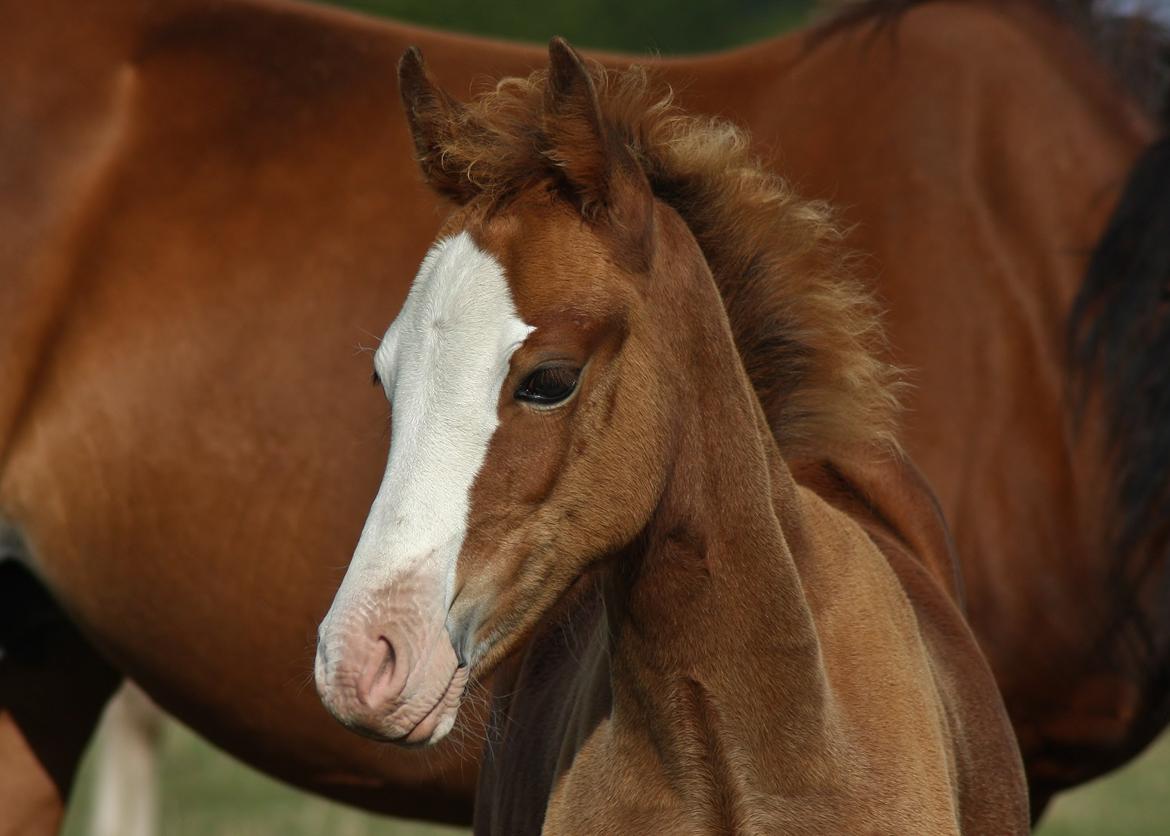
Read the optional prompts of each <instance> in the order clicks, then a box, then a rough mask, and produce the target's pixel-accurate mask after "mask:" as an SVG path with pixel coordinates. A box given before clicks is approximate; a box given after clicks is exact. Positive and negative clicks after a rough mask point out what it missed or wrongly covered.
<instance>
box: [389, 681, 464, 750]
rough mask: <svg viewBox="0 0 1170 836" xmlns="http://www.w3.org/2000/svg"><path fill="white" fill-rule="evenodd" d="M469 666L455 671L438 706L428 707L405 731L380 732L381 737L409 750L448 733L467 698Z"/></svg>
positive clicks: (436, 701)
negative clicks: (465, 692) (465, 693)
mask: <svg viewBox="0 0 1170 836" xmlns="http://www.w3.org/2000/svg"><path fill="white" fill-rule="evenodd" d="M467 678H468V669H467V665H459V666H457V667H456V668H455V670H453V671H452V672H451V678H450V679H449V680H448V682H447V686H446V687H445V688H444V689H443V690H442V692H441V693H440V694H439V696H438V699H436V700H435V703H434V705H432V706H431V707H430V709H428V710H427V712H426V714H424V715H423V716H422V717H421V718H420V719H419V720H418V722H416V723H415V724H414V725H413V726H412V727H411V728H410V729H409V730H408V731H406V732H405V733H404V734H400V735H395V736H393V737H388V736H382V735H379V738H380V739H381V740H384V741H386V742H388V743H394V744H396V745H398V746H404V747H406V748H408V749H418V748H423V747H426V746H431V745H434V744H435V743H438V742H439V741H440V740H442V739H443V738H444V737H446V736H447V733H448V732H450V731H451V729H452V728H453V727H454V725H455V719H456V717H457V716H458V714H459V705H460V703H461V702H462V699H463V691H464V689H465V688H466V687H467Z"/></svg>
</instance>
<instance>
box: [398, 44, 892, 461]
mask: <svg viewBox="0 0 1170 836" xmlns="http://www.w3.org/2000/svg"><path fill="white" fill-rule="evenodd" d="M417 61H418V58H417V55H416V54H415V53H408V55H407V57H406V59H405V60H404V62H403V65H402V66H403V69H402V71H401V75H402V77H403V79H404V82H403V86H402V89H403V95H404V97H405V98H406V100H407V109H408V112H409V113H411V114H418V113H420V112H422V111H423V110H424V108H427V107H429V105H426V104H423V103H422V102H429V101H433V100H440V97H441V98H442V99H445V97H446V94H444V93H442V92H436V93H434V94H431V95H428V96H418V95H413V94H412V91H413V90H414V89H415V88H414V87H413V84H414V81H413V79H415V78H417V77H418V73H419V70H418V69H417V65H416V62H417ZM588 66H589V71H588V76H587V79H588V83H589V85H590V87H591V88H592V89H596V91H597V97H596V99H595V101H597V102H599V104H598V108H599V109H598V110H597V111H585V112H572V113H560V112H550V111H549V110H548V108H547V102H548V100H549V98H550V95H549V91H550V90H551V88H552V84H551V83H550V76H549V73H548V72H546V71H540V70H538V71H536V72H534V73H532V74H531V75H529V76H528V77H527V78H509V79H505V80H503V81H501V82H500V83H499V84H498V85H497V86H496V88H495V89H494V90H492V91H490V92H486V93H484V94H482V95H480V96H478V97H477V98H476V99H474V100H473V101H472V102H471V103H470V104H469V105H467V106H459V107H451V108H449V109H447V110H444V111H442V113H443V114H444V115H446V116H448V117H449V118H448V120H447V121H446V122H445V123H444V122H443V121H442V120H435V119H431V118H426V119H424V120H419V119H418V118H417V117H416V120H415V121H416V124H419V123H422V124H425V126H426V127H427V128H430V129H432V132H431V133H430V136H431V137H432V138H431V139H430V140H429V142H430V143H432V144H427V143H421V144H420V143H419V142H418V141H417V137H418V136H419V135H420V134H419V133H418V132H417V131H416V133H415V136H416V148H419V149H420V155H419V158H418V159H419V163H420V165H421V166H422V168H423V171H424V174H425V175H426V177H427V179H428V182H430V183H431V184H432V185H433V186H434V187H435V188H436V189H437V190H438V191H439V192H440V193H441V194H444V195H447V196H449V197H456V198H457V199H459V200H466V199H468V198H469V197H471V196H475V195H482V196H484V197H485V198H486V199H487V200H488V201H491V202H494V203H498V204H506V202H507V201H508V199H509V198H510V197H512V196H514V195H515V194H517V193H518V192H520V191H522V190H524V189H526V188H530V187H531V186H532V185H534V184H535V183H538V182H540V181H542V180H545V179H546V178H549V177H558V178H563V179H564V180H565V181H568V184H569V185H570V186H574V185H575V186H576V191H578V194H579V200H580V208H581V211H582V212H583V214H584V215H585V216H586V217H592V216H594V215H595V214H596V213H597V212H598V211H600V210H601V209H604V208H605V207H606V206H607V205H608V204H609V203H610V197H609V196H608V195H606V194H605V193H604V192H600V191H598V189H599V188H602V187H600V186H598V185H597V184H598V183H608V182H610V180H609V178H608V177H607V176H603V175H604V174H606V172H604V171H603V170H602V166H603V165H607V164H608V160H610V159H612V158H615V157H617V159H618V162H616V163H614V164H615V165H616V166H618V167H619V168H628V167H629V166H631V165H634V166H636V167H637V169H638V171H639V173H638V174H637V176H639V177H645V178H646V179H647V180H648V181H649V183H650V187H651V190H652V192H653V194H654V196H655V197H657V198H658V199H660V200H662V201H664V202H665V203H667V204H668V205H669V206H671V207H672V208H673V209H674V210H675V211H677V212H678V213H679V214H680V215H681V216H682V217H683V219H684V220H685V221H686V222H687V225H688V226H689V227H690V228H691V230H692V231H693V233H694V235H695V237H696V239H697V240H698V241H699V245H700V246H701V247H702V249H703V254H704V255H705V257H706V258H707V261H708V263H709V264H710V265H711V269H712V272H713V273H714V275H715V277H716V281H717V283H718V285H719V289H720V292H721V295H722V296H723V301H724V305H725V306H726V308H727V310H728V314H729V316H730V318H731V322H732V323H733V328H734V330H735V337H736V343H737V345H738V346H739V348H740V353H741V354H742V355H743V357H744V358H745V362H746V364H747V367H748V372H749V374H750V375H751V379H752V382H753V384H754V385H755V387H756V391H757V392H759V393H760V397H761V399H762V400H763V403H764V408H765V411H766V413H767V415H768V418H769V422H770V424H771V426H772V427H773V429H774V431H775V433H776V437H777V439H778V440H779V442H780V444H781V447H782V448H783V449H784V450H785V451H786V452H788V453H795V452H803V453H806V454H809V455H818V454H823V453H825V452H826V451H829V450H833V449H835V448H836V447H838V446H840V445H848V444H853V443H858V442H861V443H874V442H876V443H879V444H887V445H889V444H893V443H894V435H895V434H894V425H895V416H896V412H897V402H896V398H895V396H894V391H895V381H896V374H895V371H894V370H893V369H892V367H891V366H889V365H888V364H887V363H885V362H884V361H883V360H882V359H881V352H882V350H883V346H884V339H883V336H882V330H881V326H880V321H879V319H878V316H877V314H876V312H877V308H876V305H875V303H874V301H873V299H872V298H871V296H870V295H869V294H868V292H867V291H866V289H865V288H864V287H863V286H862V285H861V284H860V283H859V282H858V281H857V280H856V279H855V278H854V277H853V275H852V271H851V269H850V255H849V251H848V249H847V248H845V247H844V246H843V245H842V241H843V237H844V236H843V233H842V231H841V229H840V227H839V226H838V225H837V223H836V222H835V220H834V218H833V215H832V211H831V210H830V208H829V206H828V204H827V203H824V202H820V201H807V200H802V199H801V198H800V197H799V196H798V195H797V194H796V193H795V191H794V190H793V189H792V187H791V185H790V184H789V183H788V182H786V181H785V180H784V179H783V178H780V177H778V176H777V175H776V174H774V173H773V172H771V171H769V170H768V169H767V168H765V167H764V165H763V164H762V163H761V161H760V160H759V159H758V157H757V156H756V154H755V152H754V151H753V149H752V145H751V142H750V139H749V137H748V135H747V133H746V132H745V131H743V130H742V129H740V128H737V127H736V126H735V125H733V124H731V123H730V122H728V121H726V120H722V119H713V118H711V117H704V116H695V115H690V114H687V113H684V112H683V111H682V110H681V109H679V108H678V107H676V106H675V105H674V103H673V97H672V95H671V94H670V92H669V90H667V89H666V88H665V87H664V86H662V85H660V84H656V83H654V82H653V81H652V79H651V76H650V75H649V73H648V72H647V70H646V69H645V68H643V67H631V68H628V69H623V70H610V69H606V68H604V67H603V66H602V65H600V64H599V63H597V62H590V63H589V65H588ZM582 83H584V82H582ZM434 115H439V111H437V110H436V111H435V113H434ZM427 116H428V117H430V116H431V113H430V112H429V111H428V112H427ZM594 124H596V126H597V127H599V128H601V135H602V136H604V137H606V139H605V141H606V142H609V143H612V145H613V146H614V149H615V150H616V151H617V152H619V153H617V154H615V153H610V154H607V155H603V154H601V153H599V151H598V149H597V148H595V147H594V146H593V145H590V144H589V142H585V141H582V140H583V139H589V137H590V135H591V134H590V131H591V128H590V126H591V125H594ZM581 184H588V185H587V186H586V188H584V190H582V189H581V188H580V187H581ZM621 223H624V224H627V225H628V224H629V221H623V222H621Z"/></svg>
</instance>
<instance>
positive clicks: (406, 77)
mask: <svg viewBox="0 0 1170 836" xmlns="http://www.w3.org/2000/svg"><path fill="white" fill-rule="evenodd" d="M398 92H399V94H400V95H401V96H402V106H403V108H404V109H405V110H406V123H407V125H409V126H410V135H411V138H412V139H413V140H414V156H415V159H416V160H417V161H418V166H419V168H420V169H421V170H422V174H423V179H425V180H426V181H427V185H429V186H430V187H431V188H432V189H434V190H435V191H436V192H438V193H439V194H440V195H442V196H443V197H446V198H449V199H451V200H453V201H455V202H456V203H458V204H463V203H467V202H468V201H469V200H471V198H472V197H474V196H475V188H474V187H473V186H472V183H471V181H470V180H468V179H467V175H466V172H463V171H454V170H452V169H451V168H449V167H448V166H445V165H444V157H445V155H444V153H443V147H444V146H445V145H446V144H447V143H448V141H449V140H450V139H451V138H452V135H453V133H454V131H455V130H457V123H458V121H459V117H460V116H461V115H462V113H463V106H462V105H461V104H459V102H457V101H455V100H454V99H452V98H451V97H450V96H448V95H447V94H446V93H444V92H443V91H442V90H440V89H439V88H438V87H437V86H436V85H435V82H434V80H433V79H432V78H431V75H430V73H428V72H427V68H426V65H425V64H424V63H423V57H422V53H421V52H420V51H419V49H418V47H414V46H412V47H410V48H409V49H407V50H406V52H404V53H403V54H402V58H401V59H400V60H399V61H398Z"/></svg>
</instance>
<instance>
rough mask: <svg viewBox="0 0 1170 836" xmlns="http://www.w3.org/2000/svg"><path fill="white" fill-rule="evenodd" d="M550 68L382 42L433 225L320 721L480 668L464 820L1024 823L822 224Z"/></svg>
mask: <svg viewBox="0 0 1170 836" xmlns="http://www.w3.org/2000/svg"><path fill="white" fill-rule="evenodd" d="M549 59H550V63H549V68H548V70H547V71H537V72H534V73H533V74H532V75H530V76H528V77H527V78H513V79H505V80H503V81H501V82H500V84H499V85H498V87H497V89H496V90H494V91H491V92H487V93H484V94H483V95H481V96H479V97H477V98H476V99H475V100H473V101H472V102H470V103H468V104H467V105H463V104H458V103H456V102H455V101H454V100H453V99H451V98H450V97H448V96H447V95H446V94H444V93H443V92H441V91H440V90H438V89H437V88H435V87H434V85H433V84H432V82H431V81H430V79H429V78H428V76H427V73H426V71H425V69H424V67H423V64H422V60H421V56H420V55H419V53H418V52H417V51H413V50H412V51H409V52H407V53H406V55H405V56H404V57H403V60H402V65H401V69H400V79H401V87H402V91H403V99H404V103H405V107H406V112H407V120H408V121H409V123H410V128H411V133H412V135H413V136H414V140H415V147H416V148H417V149H418V159H419V162H420V165H421V167H422V171H423V174H424V176H425V178H426V180H427V182H428V183H429V184H430V185H431V186H432V188H434V189H436V190H437V191H438V192H439V193H441V194H444V195H448V196H450V197H451V198H452V203H453V206H452V211H451V214H450V215H449V217H448V218H447V219H446V220H445V221H444V223H443V226H442V229H441V231H440V237H439V239H438V240H437V241H436V243H435V244H434V246H433V247H432V248H431V250H430V251H429V252H428V254H427V256H426V258H425V259H424V260H423V263H422V266H421V267H420V268H419V272H418V276H417V278H416V279H415V280H414V282H413V284H412V286H411V289H410V293H409V294H408V296H407V299H406V302H405V303H404V305H403V307H402V311H401V313H399V315H398V317H397V318H396V319H395V320H394V323H393V324H392V325H391V326H390V328H389V330H387V332H386V336H385V338H384V339H383V340H382V343H381V345H380V346H379V348H378V350H377V353H376V354H375V360H374V362H375V368H376V370H377V379H378V380H379V381H380V382H381V384H382V387H383V388H384V390H385V392H386V395H387V398H388V399H389V400H390V404H391V409H392V411H393V435H392V438H391V445H390V458H389V464H388V465H387V468H386V475H385V477H384V478H383V481H382V485H381V487H380V488H379V490H378V495H377V498H376V499H375V500H374V502H373V505H372V507H371V509H370V514H369V517H368V518H367V520H366V525H365V528H364V529H363V531H362V536H361V540H360V542H359V543H358V547H357V550H356V551H355V553H354V558H353V561H352V562H351V564H350V567H349V570H348V571H347V572H346V576H345V579H344V581H342V584H341V588H340V589H339V590H338V593H337V597H336V598H335V599H334V602H333V605H332V607H330V610H329V613H328V615H326V617H325V620H324V621H323V622H322V625H321V640H320V643H319V644H318V648H317V660H316V682H317V688H318V690H319V692H320V693H321V696H322V699H323V700H324V702H325V704H326V705H327V706H328V708H329V709H330V711H331V712H332V713H333V714H334V715H335V716H336V717H337V718H338V719H339V720H341V721H343V722H344V723H346V724H347V725H350V726H352V727H354V728H355V729H357V730H359V731H362V732H364V733H366V734H370V735H374V736H377V737H380V738H385V739H388V740H396V741H399V742H405V743H414V744H418V743H433V742H435V741H437V740H439V739H441V738H442V737H443V736H444V735H445V734H446V733H447V731H449V730H450V728H452V726H453V725H454V722H455V719H456V716H457V713H458V703H459V695H460V694H461V693H462V692H463V690H464V689H465V687H466V684H467V681H468V677H469V676H480V677H486V676H489V675H491V676H493V679H494V688H493V696H492V706H491V716H492V721H491V728H490V729H489V736H490V737H491V738H493V739H494V740H495V744H494V746H492V747H491V750H490V751H489V753H488V754H487V755H486V757H485V759H484V762H483V765H482V767H481V777H480V782H479V790H478V792H477V794H476V809H475V830H476V832H477V833H493V834H506V835H508V836H510V835H511V834H520V833H546V834H563V833H597V834H611V833H677V834H683V833H713V832H751V833H862V832H870V833H931V834H958V833H999V834H1005V835H1006V834H1022V833H1027V832H1028V831H1029V829H1030V827H1029V820H1028V793H1027V787H1026V785H1025V783H1024V776H1023V766H1022V764H1021V762H1020V757H1019V751H1018V749H1017V747H1016V742H1015V738H1014V735H1013V733H1012V729H1011V724H1010V723H1009V722H1008V719H1007V712H1006V711H1005V710H1004V707H1003V703H1002V700H1001V698H1000V695H999V691H998V689H997V687H996V684H995V680H994V679H993V678H992V676H991V671H990V669H989V668H988V667H987V665H986V661H985V660H984V659H983V656H982V653H981V652H980V650H979V648H978V645H977V643H976V641H975V637H974V635H973V634H972V633H971V632H970V629H969V627H968V626H967V624H966V623H965V621H964V619H963V616H962V614H961V612H960V609H959V607H958V606H957V600H956V599H957V589H956V587H957V584H956V581H957V568H956V566H955V563H954V560H953V552H952V551H951V547H950V542H949V539H948V537H947V534H946V527H945V524H944V523H943V520H942V517H941V514H940V513H939V509H938V507H937V504H936V503H935V500H934V496H933V494H932V493H931V491H930V488H929V487H928V486H927V485H926V484H925V483H924V482H923V481H922V480H921V478H920V477H919V475H918V473H917V471H916V470H915V469H914V467H913V465H912V464H911V463H910V462H909V461H908V460H907V459H905V458H904V456H903V455H902V454H901V453H900V452H899V451H898V450H897V448H896V443H895V442H894V440H893V429H892V427H893V423H894V422H893V420H892V415H893V413H894V412H895V410H896V398H895V396H894V388H895V386H896V383H897V375H896V373H895V372H893V370H891V369H890V368H889V367H888V365H887V364H886V363H885V362H884V361H883V360H881V359H880V354H881V353H882V351H883V347H882V345H881V333H882V332H881V327H880V324H879V322H878V315H877V309H876V307H875V306H874V305H873V302H872V300H871V299H870V298H869V295H868V293H867V292H866V290H865V288H864V287H863V286H862V284H861V283H860V282H858V281H857V279H856V277H855V276H853V275H852V274H851V273H850V272H849V271H847V270H843V269H842V268H843V267H845V266H846V262H845V260H844V259H842V258H841V253H840V250H841V249H842V243H841V236H840V235H839V234H838V232H837V230H836V229H835V227H834V224H833V221H832V219H831V216H830V214H829V212H828V211H827V210H826V208H825V207H824V206H821V205H817V204H815V203H809V202H807V201H803V200H801V199H800V198H799V197H797V196H795V195H794V194H793V193H792V190H791V189H790V188H789V186H788V184H787V183H786V182H784V181H783V180H782V179H780V178H777V177H776V176H775V175H772V174H770V173H768V172H767V171H766V170H765V169H764V168H763V167H762V166H761V164H760V163H759V162H758V161H757V160H754V159H753V158H752V156H751V151H750V150H749V144H748V143H747V142H746V141H745V140H744V138H743V137H742V136H741V134H740V133H739V132H738V131H737V130H736V129H735V128H733V127H732V126H731V125H729V124H728V123H726V122H724V121H722V120H717V119H716V120H713V119H710V118H709V117H694V116H690V115H688V114H685V113H684V112H682V111H681V110H680V109H679V108H677V107H674V106H672V105H671V104H670V97H669V95H668V94H664V91H661V90H656V89H655V88H654V86H652V85H651V84H648V83H647V79H646V76H645V73H644V72H643V71H641V70H639V69H638V68H630V69H625V70H606V69H604V68H601V67H600V66H597V65H586V63H585V62H584V61H583V60H582V59H581V57H580V56H579V55H578V54H577V53H576V52H574V51H573V50H572V48H571V47H569V46H568V44H567V43H565V41H563V40H560V39H554V40H553V41H552V43H551V44H550V45H549ZM749 263H751V264H754V265H755V270H754V272H753V273H752V274H751V275H746V274H745V272H744V269H743V268H744V265H745V264H749ZM728 298H740V299H742V300H744V303H745V304H750V305H751V306H752V307H753V308H754V309H755V314H754V316H753V318H752V323H751V325H750V326H749V325H742V324H741V326H740V329H739V333H738V341H737V339H736V337H735V336H733V334H732V329H731V325H730V323H729V321H728V318H727V316H726V313H725V311H724V308H723V305H722V303H721V302H722V300H723V299H728ZM762 344H768V345H771V346H773V348H774V350H772V351H770V352H769V353H768V354H767V356H763V355H761V354H759V353H751V352H746V351H744V350H743V348H744V346H759V345H762ZM797 347H799V348H797ZM745 359H747V360H748V361H749V362H752V363H753V364H754V365H756V366H757V372H758V373H759V374H760V375H766V377H767V379H768V380H769V381H773V382H774V383H775V388H776V389H779V390H782V391H783V393H784V394H783V396H782V397H779V398H775V399H773V400H771V401H770V403H769V404H768V406H769V407H770V408H771V415H770V418H771V420H770V421H769V418H768V417H766V413H765V408H764V406H763V404H762V402H761V400H760V399H759V397H758V396H757V394H756V392H755V391H754V388H753V386H752V383H751V382H750V380H749V378H748V375H747V372H746V368H745V365H744V363H745ZM764 391H767V392H771V391H774V390H773V389H767V390H764ZM861 497H864V499H861ZM511 658H516V661H515V663H514V664H506V663H504V660H508V659H511ZM502 663H503V664H502ZM501 667H504V668H505V669H506V670H504V671H503V672H502V673H500V672H499V671H500V669H501ZM508 668H510V670H507V669H508ZM878 694H880V698H879V699H875V697H876V696H877V695H878Z"/></svg>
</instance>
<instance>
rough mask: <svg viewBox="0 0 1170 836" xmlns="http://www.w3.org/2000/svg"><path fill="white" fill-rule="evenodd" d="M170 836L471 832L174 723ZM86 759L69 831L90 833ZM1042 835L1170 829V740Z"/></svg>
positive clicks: (164, 767) (1072, 805) (1075, 804)
mask: <svg viewBox="0 0 1170 836" xmlns="http://www.w3.org/2000/svg"><path fill="white" fill-rule="evenodd" d="M160 771H161V785H162V827H161V829H160V833H161V834H162V836H278V834H279V836H321V835H322V834H329V836H457V834H461V833H465V832H468V831H463V830H459V829H456V828H449V827H433V826H429V825H422V824H416V823H412V822H405V821H398V820H395V819H389V818H382V817H376V816H370V815H366V814H363V813H359V812H357V811H354V810H351V809H348V808H345V807H342V806H340V805H338V804H332V803H330V802H327V801H323V800H321V799H319V798H316V797H314V796H311V795H308V794H307V793H302V792H298V791H297V790H294V789H291V788H289V787H287V786H285V785H283V784H280V783H278V782H276V781H273V780H271V779H270V778H266V777H265V776H263V775H261V774H259V773H258V772H255V771H253V770H251V769H249V768H247V767H245V766H243V765H241V764H239V763H237V762H236V761H234V760H232V759H230V758H228V757H227V756H225V755H223V754H220V753H219V752H218V751H217V750H215V749H213V748H212V747H210V746H208V745H207V744H206V743H204V742H202V741H201V740H200V739H199V738H197V737H195V736H194V735H193V734H191V733H190V732H189V731H187V730H186V729H184V728H182V727H180V726H178V725H177V724H176V725H172V726H171V727H170V728H168V729H167V732H166V735H165V737H164V742H163V752H162V761H161V764H160ZM92 780H93V775H92V767H91V765H90V763H89V761H88V759H87V763H86V766H85V768H84V771H83V774H82V778H81V782H80V784H79V787H78V791H77V796H76V799H75V802H74V804H73V805H72V806H71V808H70V811H69V819H68V821H67V823H66V827H65V836H85V833H86V828H85V823H86V821H87V816H88V813H89V803H90V785H91V783H92ZM1037 833H1039V834H1041V836H1167V834H1170V738H1164V739H1163V740H1162V741H1161V742H1160V743H1159V744H1157V745H1156V746H1154V747H1153V748H1151V749H1150V751H1149V752H1147V753H1146V754H1145V755H1144V756H1143V757H1142V758H1140V759H1139V760H1137V761H1135V762H1134V763H1133V764H1131V765H1130V766H1128V767H1126V768H1125V769H1122V770H1119V771H1117V772H1115V773H1113V774H1112V775H1109V776H1107V777H1105V778H1103V779H1101V780H1099V781H1096V782H1095V783H1093V784H1090V785H1088V786H1086V787H1083V788H1081V789H1079V790H1077V791H1076V792H1072V793H1068V794H1066V795H1065V796H1064V797H1062V798H1061V799H1060V800H1059V801H1058V802H1057V804H1056V805H1055V807H1054V808H1053V810H1052V811H1051V812H1050V813H1049V815H1048V817H1047V818H1046V819H1045V821H1044V823H1043V826H1042V827H1040V829H1039V830H1038V831H1037Z"/></svg>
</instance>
